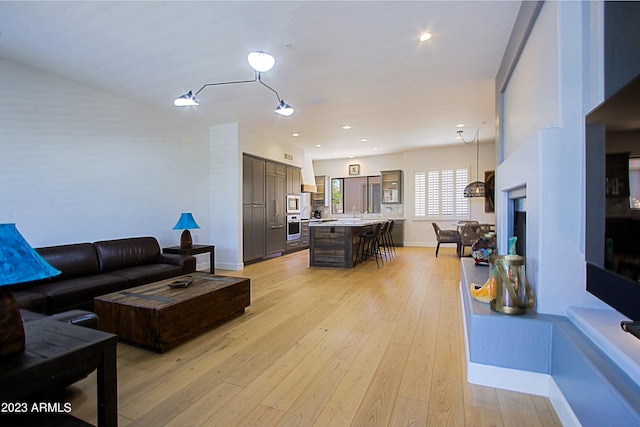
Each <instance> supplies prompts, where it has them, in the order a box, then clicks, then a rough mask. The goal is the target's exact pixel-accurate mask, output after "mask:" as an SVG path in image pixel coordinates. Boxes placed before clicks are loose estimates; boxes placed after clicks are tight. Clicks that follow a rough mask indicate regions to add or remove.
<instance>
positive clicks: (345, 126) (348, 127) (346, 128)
mask: <svg viewBox="0 0 640 427" xmlns="http://www.w3.org/2000/svg"><path fill="white" fill-rule="evenodd" d="M342 129H344V130H349V129H351V126H349V125H344V126H342Z"/></svg>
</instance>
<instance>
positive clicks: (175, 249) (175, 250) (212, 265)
mask: <svg viewBox="0 0 640 427" xmlns="http://www.w3.org/2000/svg"><path fill="white" fill-rule="evenodd" d="M162 252H163V253H165V254H181V255H197V254H204V253H207V252H209V269H210V270H211V274H216V255H215V253H216V247H215V246H213V245H192V246H191V247H190V248H181V247H180V246H169V247H168V248H163V249H162Z"/></svg>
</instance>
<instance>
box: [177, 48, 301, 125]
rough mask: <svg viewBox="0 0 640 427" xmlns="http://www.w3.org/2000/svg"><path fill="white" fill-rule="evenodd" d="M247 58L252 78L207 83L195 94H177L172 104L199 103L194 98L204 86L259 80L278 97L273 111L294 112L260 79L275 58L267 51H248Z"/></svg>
mask: <svg viewBox="0 0 640 427" xmlns="http://www.w3.org/2000/svg"><path fill="white" fill-rule="evenodd" d="M247 60H248V61H249V65H250V66H251V68H253V70H254V73H255V76H254V78H253V79H252V80H236V81H230V82H219V83H207V84H205V85H204V86H202V87H201V88H200V89H198V91H197V92H196V93H195V94H194V93H193V92H192V91H189V92H187V93H185V94H184V95H182V96H179V97H178V98H176V99H175V100H174V101H173V105H175V106H176V107H187V106H196V105H200V104H198V100H197V99H196V96H198V94H199V93H200V92H202V90H203V89H204V88H206V87H209V86H221V85H231V84H238V83H253V82H259V83H260V84H262V85H263V86H264V87H266V88H267V89H269V90H270V91H272V92H273V93H275V94H276V98H278V105H277V106H276V109H275V110H274V111H275V112H276V113H278V114H280V115H282V116H290V115H292V114H293V113H294V112H295V110H294V109H293V107H291V106H290V105H289V104H287V103H286V102H284V101H283V100H282V99H281V98H280V95H278V92H276V91H275V90H274V89H273V88H271V87H270V86H269V85H267V84H266V83H265V82H263V81H262V73H264V72H267V71H269V70H270V69H272V68H273V66H274V65H275V64H276V59H275V58H274V57H273V56H272V55H269V54H268V53H265V52H251V53H249V55H248V57H247Z"/></svg>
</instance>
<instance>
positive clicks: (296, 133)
mask: <svg viewBox="0 0 640 427" xmlns="http://www.w3.org/2000/svg"><path fill="white" fill-rule="evenodd" d="M291 136H300V134H299V133H298V132H294V133H292V134H291Z"/></svg>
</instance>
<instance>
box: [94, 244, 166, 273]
mask: <svg viewBox="0 0 640 427" xmlns="http://www.w3.org/2000/svg"><path fill="white" fill-rule="evenodd" d="M93 246H94V247H95V250H96V254H97V255H98V262H99V264H100V271H101V272H103V273H107V272H111V271H115V270H122V269H124V268H129V267H135V266H139V265H147V264H154V263H155V262H156V260H157V259H158V255H160V244H159V243H158V241H157V240H156V238H155V237H131V238H128V239H116V240H105V241H101V242H95V243H94V244H93Z"/></svg>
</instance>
